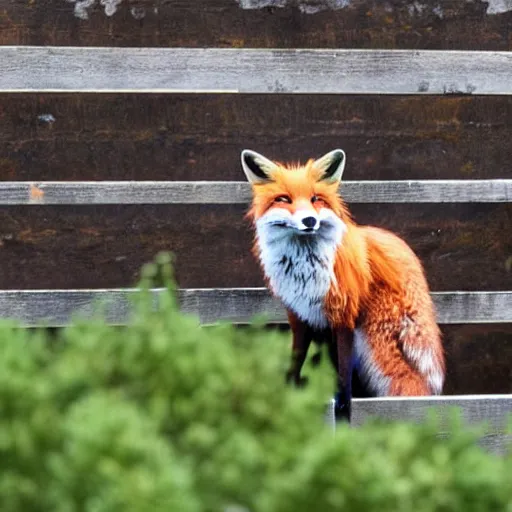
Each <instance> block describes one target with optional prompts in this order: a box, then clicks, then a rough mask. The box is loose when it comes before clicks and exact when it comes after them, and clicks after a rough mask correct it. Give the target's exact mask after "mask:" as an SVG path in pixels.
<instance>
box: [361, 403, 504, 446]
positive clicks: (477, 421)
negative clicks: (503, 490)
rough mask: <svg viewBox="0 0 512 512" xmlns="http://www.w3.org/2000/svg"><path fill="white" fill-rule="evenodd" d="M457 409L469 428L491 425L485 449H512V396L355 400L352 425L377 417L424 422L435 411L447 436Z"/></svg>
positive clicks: (487, 431) (482, 443)
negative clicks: (509, 426) (452, 412)
mask: <svg viewBox="0 0 512 512" xmlns="http://www.w3.org/2000/svg"><path fill="white" fill-rule="evenodd" d="M453 408H457V409H459V410H460V411H461V413H462V417H463V418H464V420H465V421H466V423H467V424H468V425H481V424H483V423H488V426H487V428H486V432H485V434H484V435H483V436H482V437H481V438H480V440H479V443H480V445H481V446H483V447H484V448H486V449H488V450H490V451H492V452H495V453H505V452H508V451H509V450H510V449H511V448H512V432H511V431H510V429H509V428H508V426H507V425H508V422H509V421H510V420H511V418H512V394H510V395H466V396H450V397H447V396H438V397H415V398H396V397H393V398H391V397H389V398H387V397H386V398H366V399H354V400H353V401H352V420H351V424H352V425H354V426H358V425H361V424H363V423H364V422H365V421H367V420H368V419H370V418H375V417H378V418H385V419H388V420H393V421H412V422H416V423H421V422H422V421H424V420H425V419H426V417H427V414H428V412H429V411H430V410H432V409H433V410H435V414H436V416H437V417H438V418H439V421H440V426H441V430H440V432H439V434H440V435H446V432H443V425H445V427H444V428H446V425H447V421H448V419H449V416H450V414H451V410H452V409H453Z"/></svg>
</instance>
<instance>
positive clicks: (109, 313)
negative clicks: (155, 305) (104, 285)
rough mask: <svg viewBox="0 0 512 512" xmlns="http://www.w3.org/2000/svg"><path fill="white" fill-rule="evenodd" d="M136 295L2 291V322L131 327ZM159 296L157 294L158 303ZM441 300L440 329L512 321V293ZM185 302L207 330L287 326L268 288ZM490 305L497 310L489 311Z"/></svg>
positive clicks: (183, 298) (216, 292)
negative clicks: (224, 325) (98, 313)
mask: <svg viewBox="0 0 512 512" xmlns="http://www.w3.org/2000/svg"><path fill="white" fill-rule="evenodd" d="M134 293H136V290H135V289H127V290H126V289H125V290H122V289H101V290H0V318H4V319H10V320H15V321H17V322H19V323H20V324H21V325H23V326H25V327H30V326H38V325H43V326H48V327H59V326H64V325H67V324H69V322H70V320H71V318H72V317H73V316H75V315H78V316H80V317H82V318H89V317H90V316H91V315H92V314H93V313H94V312H95V308H97V307H98V305H99V304H101V305H103V306H104V307H105V308H106V309H105V318H106V319H107V321H108V323H110V324H113V325H126V324H127V323H129V322H130V318H131V311H132V308H131V303H130V300H131V299H130V297H131V296H133V295H134ZM158 293H159V291H158V290H155V292H154V294H155V300H157V297H158ZM441 296H442V298H441V300H440V299H439V297H440V294H439V293H438V292H433V293H432V297H433V299H434V303H435V305H436V309H437V318H438V322H439V323H440V324H459V323H482V322H488V323H507V322H512V292H453V293H449V292H446V293H444V294H441ZM461 297H463V298H462V299H461ZM452 298H453V300H452ZM179 301H180V305H181V309H182V311H183V312H184V313H188V314H192V315H194V316H196V317H198V321H199V322H200V323H201V324H204V325H208V324H213V323H216V322H219V321H227V322H231V323H235V324H237V323H238V324H244V323H248V322H250V321H251V320H252V319H253V318H255V317H258V316H262V317H263V318H264V319H265V320H266V321H267V322H268V323H285V322H286V321H287V316H286V312H285V310H284V308H283V306H282V305H281V303H280V302H279V301H278V300H277V299H275V298H272V297H271V296H270V294H269V292H268V291H267V290H266V289H265V288H217V289H215V288H203V289H181V290H179ZM490 303H492V304H493V306H494V307H493V309H492V310H491V311H490V312H489V310H488V304H490ZM461 304H464V307H461ZM96 310H97V309H96Z"/></svg>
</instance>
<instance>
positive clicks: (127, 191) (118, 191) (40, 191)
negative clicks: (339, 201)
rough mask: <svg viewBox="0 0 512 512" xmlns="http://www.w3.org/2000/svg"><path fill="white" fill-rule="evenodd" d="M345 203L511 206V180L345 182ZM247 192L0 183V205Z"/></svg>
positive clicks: (179, 199)
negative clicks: (496, 204)
mask: <svg viewBox="0 0 512 512" xmlns="http://www.w3.org/2000/svg"><path fill="white" fill-rule="evenodd" d="M340 190H341V193H342V195H343V197H344V198H345V199H346V201H347V202H349V203H502V202H509V201H512V179H496V180H405V181H346V182H343V185H342V187H341V189H340ZM250 199H251V189H250V186H249V184H248V183H246V182H238V181H236V182H233V181H79V182H71V181H60V182H59V181H45V182H23V181H6V182H0V205H31V204H37V205H40V204H48V205H59V204H60V205H79V204H229V203H230V204H235V203H248V202H249V201H250Z"/></svg>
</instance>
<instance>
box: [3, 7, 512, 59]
mask: <svg viewBox="0 0 512 512" xmlns="http://www.w3.org/2000/svg"><path fill="white" fill-rule="evenodd" d="M198 13H200V15H199V14H198ZM509 23H510V4H509V3H508V2H507V1H504V0H489V1H486V2H482V1H468V0H450V1H449V2H448V1H444V2H440V1H439V0H422V1H421V2H418V0H386V1H385V2H376V1H375V0H351V1H348V0H172V1H166V2H162V1H160V0H137V2H129V1H127V0H124V1H123V0H116V1H115V2H111V1H109V2H107V1H106V0H104V1H103V2H100V1H97V0H87V1H83V0H79V1H76V0H73V1H70V2H64V1H56V0H38V1H37V2H33V3H31V4H30V8H27V2H26V0H9V1H8V2H3V3H2V15H1V16H0V45H8V44H40V45H56V44H58V45H62V46H65V45H69V46H76V45H79V46H80V45H83V46H110V45H111V46H125V47H126V46H142V47H144V46H161V47H171V46H189V47H201V48H203V47H219V46H221V47H254V48H259V47H270V48H273V47H293V48H305V47H309V46H315V47H325V48H333V47H345V48H430V49H442V48H450V49H461V50H475V49H480V50H510V49H511V42H510V40H509V37H508V35H509Z"/></svg>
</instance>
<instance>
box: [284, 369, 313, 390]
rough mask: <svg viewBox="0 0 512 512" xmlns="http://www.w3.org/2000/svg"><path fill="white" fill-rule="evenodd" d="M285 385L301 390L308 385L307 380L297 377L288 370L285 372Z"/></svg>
mask: <svg viewBox="0 0 512 512" xmlns="http://www.w3.org/2000/svg"><path fill="white" fill-rule="evenodd" d="M286 383H287V384H295V385H296V386H297V387H298V388H302V387H304V386H305V385H306V384H307V383H308V378H307V377H301V376H300V375H297V373H296V372H294V371H293V370H288V371H287V372H286Z"/></svg>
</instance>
